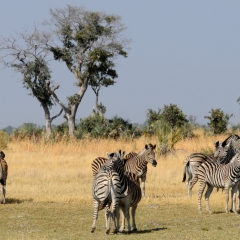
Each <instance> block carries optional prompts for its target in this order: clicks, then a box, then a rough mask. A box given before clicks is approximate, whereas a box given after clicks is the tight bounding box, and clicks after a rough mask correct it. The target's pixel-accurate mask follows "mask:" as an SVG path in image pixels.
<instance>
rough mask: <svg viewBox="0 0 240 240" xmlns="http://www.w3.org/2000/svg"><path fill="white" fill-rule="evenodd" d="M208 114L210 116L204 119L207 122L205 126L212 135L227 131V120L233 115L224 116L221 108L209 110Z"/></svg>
mask: <svg viewBox="0 0 240 240" xmlns="http://www.w3.org/2000/svg"><path fill="white" fill-rule="evenodd" d="M209 113H210V116H205V117H204V118H207V119H208V120H209V122H208V123H207V124H208V126H209V128H210V130H211V131H212V132H213V133H214V134H220V133H224V132H225V131H226V130H227V126H228V123H229V119H230V118H231V117H232V116H233V114H231V115H228V114H225V113H224V112H223V111H222V110H221V108H218V109H211V111H210V112H209Z"/></svg>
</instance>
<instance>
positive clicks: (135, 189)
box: [118, 172, 142, 232]
mask: <svg viewBox="0 0 240 240" xmlns="http://www.w3.org/2000/svg"><path fill="white" fill-rule="evenodd" d="M125 177H126V179H127V184H128V195H127V196H126V197H125V198H121V199H120V203H119V207H120V209H121V210H122V225H121V228H120V229H119V231H120V232H122V231H123V230H124V228H125V219H127V224H128V232H134V231H137V226H136V220H135V215H136V210H137V206H138V203H139V202H140V200H141V198H142V193H141V188H140V181H139V178H138V176H137V175H135V174H134V173H131V172H130V173H129V172H125ZM130 207H131V218H132V228H131V225H130V214H129V210H130ZM118 222H119V220H118Z"/></svg>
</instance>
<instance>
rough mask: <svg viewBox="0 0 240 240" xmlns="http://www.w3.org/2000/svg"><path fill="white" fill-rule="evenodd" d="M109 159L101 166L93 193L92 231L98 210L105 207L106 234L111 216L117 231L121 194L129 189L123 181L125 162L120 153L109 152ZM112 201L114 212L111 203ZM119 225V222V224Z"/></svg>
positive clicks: (95, 179) (94, 182) (124, 194)
mask: <svg viewBox="0 0 240 240" xmlns="http://www.w3.org/2000/svg"><path fill="white" fill-rule="evenodd" d="M107 156H108V160H107V161H106V162H105V164H104V165H103V166H102V167H101V168H100V171H99V172H98V174H97V175H96V177H95V178H94V181H93V187H92V195H93V206H94V212H93V224H92V230H91V233H93V232H94V231H95V229H96V221H97V217H98V211H99V210H101V209H103V208H105V217H106V234H109V232H110V218H111V217H112V218H113V221H114V230H113V232H114V233H117V225H116V220H117V219H116V218H117V217H118V215H119V213H118V206H119V199H120V196H127V189H125V187H126V186H125V185H124V184H123V183H122V179H123V173H124V170H123V164H122V163H121V160H120V156H119V153H117V152H115V153H112V154H108V153H107ZM111 203H112V212H111V211H110V205H111ZM118 225H119V224H118Z"/></svg>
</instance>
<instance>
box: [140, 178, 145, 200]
mask: <svg viewBox="0 0 240 240" xmlns="http://www.w3.org/2000/svg"><path fill="white" fill-rule="evenodd" d="M145 181H146V176H142V177H141V189H142V197H145Z"/></svg>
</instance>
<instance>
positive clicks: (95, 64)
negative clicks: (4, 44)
mask: <svg viewBox="0 0 240 240" xmlns="http://www.w3.org/2000/svg"><path fill="white" fill-rule="evenodd" d="M50 14H51V19H50V20H49V21H47V22H45V25H47V26H48V27H49V28H50V30H51V32H52V33H53V35H54V37H55V43H54V44H53V45H47V46H48V47H49V50H50V51H51V52H52V53H53V56H54V59H55V60H58V61H62V62H64V63H65V64H66V66H67V68H68V70H69V71H70V72H71V73H73V74H74V76H75V78H76V86H77V87H78V88H79V89H78V92H77V93H75V94H74V95H72V96H69V97H67V101H68V104H67V105H66V104H64V103H63V102H62V101H60V99H59V98H58V97H57V94H56V93H54V92H52V91H51V89H50V88H48V87H47V89H48V91H49V93H50V94H52V96H53V99H54V100H55V101H56V103H58V104H59V105H60V106H61V107H62V108H63V110H64V112H65V116H66V118H67V120H68V127H69V134H70V135H73V134H74V130H75V118H76V113H77V109H78V106H79V104H80V103H81V100H82V98H83V96H84V94H85V92H86V91H87V89H88V86H89V85H91V84H92V86H93V88H95V86H96V81H98V82H99V81H100V83H101V84H103V79H105V80H106V81H107V79H108V77H109V79H113V78H114V77H115V76H116V72H114V71H115V70H113V67H114V65H111V64H109V63H112V62H111V61H113V60H114V59H115V58H116V57H117V56H119V55H121V56H124V57H126V56H127V53H126V51H125V46H127V44H128V41H127V40H126V39H124V38H122V37H121V33H122V32H123V31H124V30H125V26H124V25H123V24H122V23H121V21H120V20H121V19H120V17H119V16H115V15H107V14H105V13H102V12H90V11H87V10H85V9H84V8H81V7H76V6H71V5H67V7H66V8H64V9H56V10H52V9H51V10H50ZM104 64H105V65H106V66H105V67H103V65H104ZM98 73H99V75H98ZM100 73H102V76H104V77H103V78H102V80H100V78H101V74H100ZM98 77H100V78H99V79H98V80H97V78H98ZM112 83H113V82H112ZM108 85H111V84H110V82H109V80H108V83H107V84H105V86H108ZM96 91H97V90H96Z"/></svg>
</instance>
